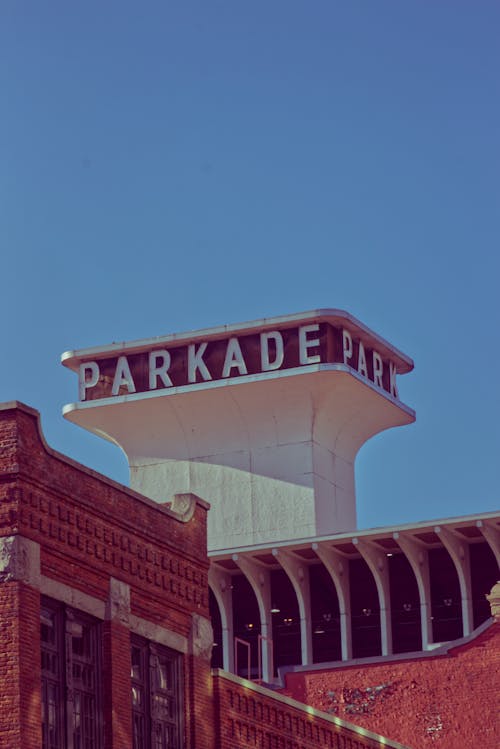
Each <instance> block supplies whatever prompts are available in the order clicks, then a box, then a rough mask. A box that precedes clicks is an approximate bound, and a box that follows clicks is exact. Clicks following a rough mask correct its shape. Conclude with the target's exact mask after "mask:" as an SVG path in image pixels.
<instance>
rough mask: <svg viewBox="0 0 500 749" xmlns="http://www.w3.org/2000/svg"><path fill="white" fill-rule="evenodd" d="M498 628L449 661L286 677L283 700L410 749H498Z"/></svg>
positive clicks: (431, 659)
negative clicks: (299, 703) (294, 701)
mask: <svg viewBox="0 0 500 749" xmlns="http://www.w3.org/2000/svg"><path fill="white" fill-rule="evenodd" d="M499 646H500V624H498V623H496V624H494V625H492V626H491V627H490V628H489V629H487V630H486V631H485V632H483V633H482V634H481V635H479V636H478V637H477V638H476V639H475V640H472V641H471V642H469V643H467V644H466V645H462V646H460V647H457V648H455V649H453V650H451V651H450V652H449V654H447V655H442V656H435V657H432V656H430V657H428V658H418V659H414V660H411V659H408V660H405V661H395V662H392V663H391V662H387V663H377V664H373V665H363V666H351V667H346V668H338V669H333V670H331V671H310V672H302V673H300V672H298V673H289V674H287V676H286V688H285V690H284V693H285V694H287V695H290V696H291V697H294V698H295V699H297V700H300V701H302V702H306V703H308V704H310V705H313V706H314V707H316V708H318V709H320V710H325V711H327V712H329V713H331V714H334V715H338V716H339V717H343V718H346V719H347V720H352V721H353V722H354V723H356V724H357V725H361V726H365V727H366V728H368V729H370V730H372V731H376V732H377V733H380V734H382V735H384V736H388V737H390V738H392V739H396V740H397V741H400V742H401V743H403V744H406V745H408V746H410V747H412V749H426V748H427V747H434V746H439V747H440V748H441V749H460V748H461V747H481V749H497V747H498V738H499V736H500V723H499V706H500V705H499V695H500V648H499Z"/></svg>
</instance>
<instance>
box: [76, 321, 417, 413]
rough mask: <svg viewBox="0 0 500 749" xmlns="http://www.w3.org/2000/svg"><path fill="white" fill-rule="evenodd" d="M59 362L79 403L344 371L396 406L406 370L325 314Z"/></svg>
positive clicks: (388, 351)
mask: <svg viewBox="0 0 500 749" xmlns="http://www.w3.org/2000/svg"><path fill="white" fill-rule="evenodd" d="M62 361H63V364H65V365H66V366H68V367H70V368H71V369H73V370H75V371H77V372H78V376H79V400H80V401H81V402H83V401H100V400H102V399H108V398H111V399H113V398H120V397H122V396H130V395H133V394H140V393H148V394H149V395H153V394H158V395H160V394H166V393H167V392H169V391H173V390H174V391H175V390H176V389H177V388H183V389H184V388H189V389H191V388H192V389H199V388H200V387H205V386H206V384H207V383H212V382H213V383H214V384H215V383H217V382H220V384H225V383H227V382H231V383H232V382H234V383H237V382H238V380H241V378H245V379H246V380H248V377H251V378H256V379H263V378H266V377H269V376H270V375H271V374H272V375H273V376H280V374H281V373H282V374H283V375H285V374H294V373H295V372H296V373H297V374H298V373H300V372H303V371H311V370H314V369H339V370H344V371H349V372H351V373H354V374H355V375H356V376H357V378H358V379H362V380H366V381H367V382H369V383H370V384H371V385H373V386H375V387H376V388H378V389H379V390H381V391H383V393H384V394H388V395H389V396H391V397H392V398H395V399H397V398H398V390H397V383H396V375H397V374H402V373H405V372H409V371H410V370H411V369H412V368H413V362H412V361H411V359H409V358H408V357H406V356H405V355H404V354H402V353H401V352H400V351H398V350H397V349H396V348H394V347H393V346H391V345H390V344H389V343H388V342H387V341H385V340H384V339H383V338H381V337H379V336H377V335H376V334H375V333H373V332H372V331H370V330H369V329H368V328H366V327H365V326H364V325H363V324H362V323H361V322H359V321H358V320H356V319H355V318H353V317H352V316H351V315H349V314H348V313H347V312H343V311H341V310H331V309H328V310H315V311H313V312H306V313H302V314H298V315H288V316H284V317H276V318H268V319H265V320H259V321H256V322H252V323H243V324H241V325H231V326H224V327H221V328H212V329H208V330H201V331H195V332H192V333H186V334H174V335H168V336H164V337H159V338H153V339H147V340H144V341H134V342H132V343H122V344H111V345H109V346H104V347H99V348H94V349H86V350H83V351H78V352H66V353H65V354H63V357H62ZM304 368H305V369H304ZM136 397H137V396H136ZM96 405H97V404H96Z"/></svg>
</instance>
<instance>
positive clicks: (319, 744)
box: [214, 671, 405, 749]
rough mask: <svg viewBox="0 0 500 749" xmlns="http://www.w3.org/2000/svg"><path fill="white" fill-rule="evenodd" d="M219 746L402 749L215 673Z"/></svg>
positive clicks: (235, 748) (241, 748)
mask: <svg viewBox="0 0 500 749" xmlns="http://www.w3.org/2000/svg"><path fill="white" fill-rule="evenodd" d="M214 695H215V704H216V716H217V725H218V735H217V740H216V743H215V746H216V747H217V749H249V748H250V747H256V748H257V749H327V748H328V749H382V747H385V748H386V749H389V748H390V747H394V749H398V748H399V749H405V748H404V747H402V745H401V744H398V743H397V742H392V741H389V740H387V739H384V738H383V737H381V736H377V735H375V734H374V733H372V732H371V731H368V730H364V729H363V728H359V727H357V726H354V725H352V724H349V723H347V722H346V721H344V720H341V719H339V718H336V717H333V716H331V717H329V716H326V715H321V714H319V713H318V712H317V711H315V710H314V709H311V708H310V707H307V706H306V705H302V704H300V703H298V702H296V701H295V700H293V699H289V698H286V697H285V698H284V697H283V695H280V694H277V693H276V692H273V691H271V690H269V689H266V688H265V687H261V686H258V685H256V684H254V683H253V682H250V681H247V680H246V679H241V678H239V677H236V676H233V675H232V674H227V673H225V672H223V671H216V672H214Z"/></svg>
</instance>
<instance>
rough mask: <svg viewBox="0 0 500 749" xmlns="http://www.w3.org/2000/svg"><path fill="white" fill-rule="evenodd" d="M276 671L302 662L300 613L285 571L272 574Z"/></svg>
mask: <svg viewBox="0 0 500 749" xmlns="http://www.w3.org/2000/svg"><path fill="white" fill-rule="evenodd" d="M271 605H272V608H271V614H272V624H273V647H274V669H275V672H277V670H278V668H280V666H289V665H297V664H299V663H300V662H301V652H300V613H299V604H298V601H297V596H296V595H295V590H294V589H293V585H292V583H291V582H290V578H289V577H288V575H287V574H286V572H285V571H284V570H273V571H272V572H271Z"/></svg>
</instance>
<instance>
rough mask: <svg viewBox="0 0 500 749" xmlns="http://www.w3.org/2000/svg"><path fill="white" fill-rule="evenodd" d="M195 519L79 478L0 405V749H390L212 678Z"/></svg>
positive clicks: (201, 528) (235, 681)
mask: <svg viewBox="0 0 500 749" xmlns="http://www.w3.org/2000/svg"><path fill="white" fill-rule="evenodd" d="M207 510H208V506H207V504H206V503H205V502H203V501H202V500H200V499H199V498H197V497H195V496H193V495H179V496H177V497H175V499H174V501H173V502H172V503H171V505H169V506H161V505H159V504H158V503H155V502H153V501H151V500H149V499H147V498H146V497H143V496H141V495H139V494H137V493H136V492H133V491H131V490H129V489H127V488H125V487H123V486H121V485H118V484H116V483H114V482H113V481H111V480H109V479H107V478H105V477H104V476H100V475H98V474H96V473H95V472H94V471H91V470H89V469H87V468H84V467H83V466H81V465H79V464H77V463H75V462H74V461H72V460H70V459H68V458H66V457H64V456H63V455H60V454H58V453H56V452H54V451H53V450H51V449H50V448H49V447H48V446H47V445H46V443H45V441H44V439H43V436H42V433H41V431H40V425H39V419H38V414H37V412H36V411H34V410H33V409H31V408H29V407H28V406H24V405H22V404H19V403H7V404H3V405H2V406H1V408H0V632H1V643H2V647H1V649H0V675H1V684H2V693H1V697H0V747H2V749H40V747H43V749H64V748H66V747H67V748H68V749H90V748H92V749H111V748H113V749H127V748H128V747H130V748H132V747H134V749H135V748H137V749H142V748H143V747H154V748H155V749H166V748H167V747H168V748H169V749H170V748H172V747H173V748H175V749H187V748H188V747H189V748H192V749H215V748H216V747H217V748H218V749H240V748H241V749H243V747H250V746H255V747H287V748H288V747H290V749H299V748H300V749H316V748H319V747H323V746H329V747H343V748H344V749H376V748H377V747H381V746H384V747H385V746H389V747H395V748H397V747H399V746H401V745H399V744H397V743H396V742H391V741H387V740H383V739H381V737H379V736H377V735H376V734H375V733H373V732H371V731H370V730H366V729H363V728H358V727H356V726H353V725H350V724H348V723H346V722H344V721H343V720H340V719H337V718H336V717H333V716H328V715H327V714H321V713H319V712H317V711H315V710H314V709H312V708H306V706H304V705H301V704H300V703H298V702H295V701H294V700H293V699H290V698H287V697H285V696H281V695H277V694H275V693H274V692H273V691H270V690H269V689H266V688H264V687H262V686H259V685H255V684H253V683H251V682H247V681H246V680H244V679H241V678H239V677H237V676H234V675H231V674H227V673H224V672H221V671H211V668H210V658H211V650H212V641H213V639H212V627H211V624H210V620H209V607H208V579H207V572H208V566H209V562H208V557H207V550H206V515H207Z"/></svg>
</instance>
